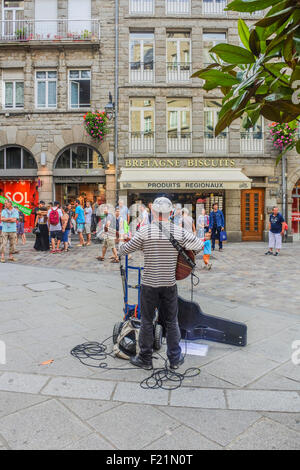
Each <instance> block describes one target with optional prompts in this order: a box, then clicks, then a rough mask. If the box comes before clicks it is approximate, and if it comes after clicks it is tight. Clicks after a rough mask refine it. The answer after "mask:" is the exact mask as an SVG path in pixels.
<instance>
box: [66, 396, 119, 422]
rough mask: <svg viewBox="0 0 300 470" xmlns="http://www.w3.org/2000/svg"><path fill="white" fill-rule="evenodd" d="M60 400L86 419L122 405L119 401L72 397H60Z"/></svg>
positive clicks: (81, 417)
mask: <svg viewBox="0 0 300 470" xmlns="http://www.w3.org/2000/svg"><path fill="white" fill-rule="evenodd" d="M59 401H60V402H61V403H63V404H64V405H65V406H66V407H67V408H69V409H70V410H71V411H73V413H75V414H76V415H77V416H79V418H80V419H82V420H84V421H85V420H87V419H90V418H93V417H94V416H97V415H99V414H100V413H104V412H105V411H108V410H111V409H112V408H115V407H116V406H119V405H120V403H118V402H111V401H101V400H82V399H72V398H60V399H59Z"/></svg>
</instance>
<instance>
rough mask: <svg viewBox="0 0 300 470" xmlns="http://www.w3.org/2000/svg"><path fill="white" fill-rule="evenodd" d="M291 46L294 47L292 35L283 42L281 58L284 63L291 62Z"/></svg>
mask: <svg viewBox="0 0 300 470" xmlns="http://www.w3.org/2000/svg"><path fill="white" fill-rule="evenodd" d="M293 46H294V41H293V35H292V34H289V36H288V37H287V38H286V40H285V41H284V46H283V57H284V60H285V61H286V62H290V61H291V60H292V57H293Z"/></svg>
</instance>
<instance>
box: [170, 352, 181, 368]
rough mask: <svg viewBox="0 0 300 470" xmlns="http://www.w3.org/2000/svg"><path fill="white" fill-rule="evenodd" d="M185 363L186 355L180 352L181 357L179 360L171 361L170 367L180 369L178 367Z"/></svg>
mask: <svg viewBox="0 0 300 470" xmlns="http://www.w3.org/2000/svg"><path fill="white" fill-rule="evenodd" d="M183 363H184V356H183V354H180V357H179V359H178V361H177V362H170V368H171V369H178V367H180V366H181V365H182V364H183Z"/></svg>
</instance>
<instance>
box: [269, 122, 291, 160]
mask: <svg viewBox="0 0 300 470" xmlns="http://www.w3.org/2000/svg"><path fill="white" fill-rule="evenodd" d="M269 129H270V134H271V139H272V142H273V145H274V147H275V148H276V149H277V150H279V151H280V153H282V152H286V151H287V150H291V149H292V148H294V146H295V144H296V140H297V136H296V132H297V123H296V122H290V123H289V124H286V123H284V124H279V123H278V122H272V123H271V124H269Z"/></svg>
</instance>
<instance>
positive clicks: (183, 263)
mask: <svg viewBox="0 0 300 470" xmlns="http://www.w3.org/2000/svg"><path fill="white" fill-rule="evenodd" d="M156 225H157V224H156ZM158 227H159V229H160V230H161V231H162V232H163V233H164V234H165V235H166V236H167V237H168V239H169V240H170V242H171V243H172V245H173V246H174V248H175V249H176V250H177V251H178V259H177V265H176V271H175V278H176V280H177V281H181V280H182V279H185V278H187V277H188V276H189V275H190V274H191V273H192V272H193V270H194V269H195V267H196V263H195V253H194V252H193V251H191V250H185V249H184V248H183V247H182V246H181V245H180V243H179V242H178V241H177V240H176V238H175V237H174V235H173V234H172V233H171V232H170V233H168V232H167V231H166V230H165V229H164V227H163V226H162V224H161V223H159V225H158Z"/></svg>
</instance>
